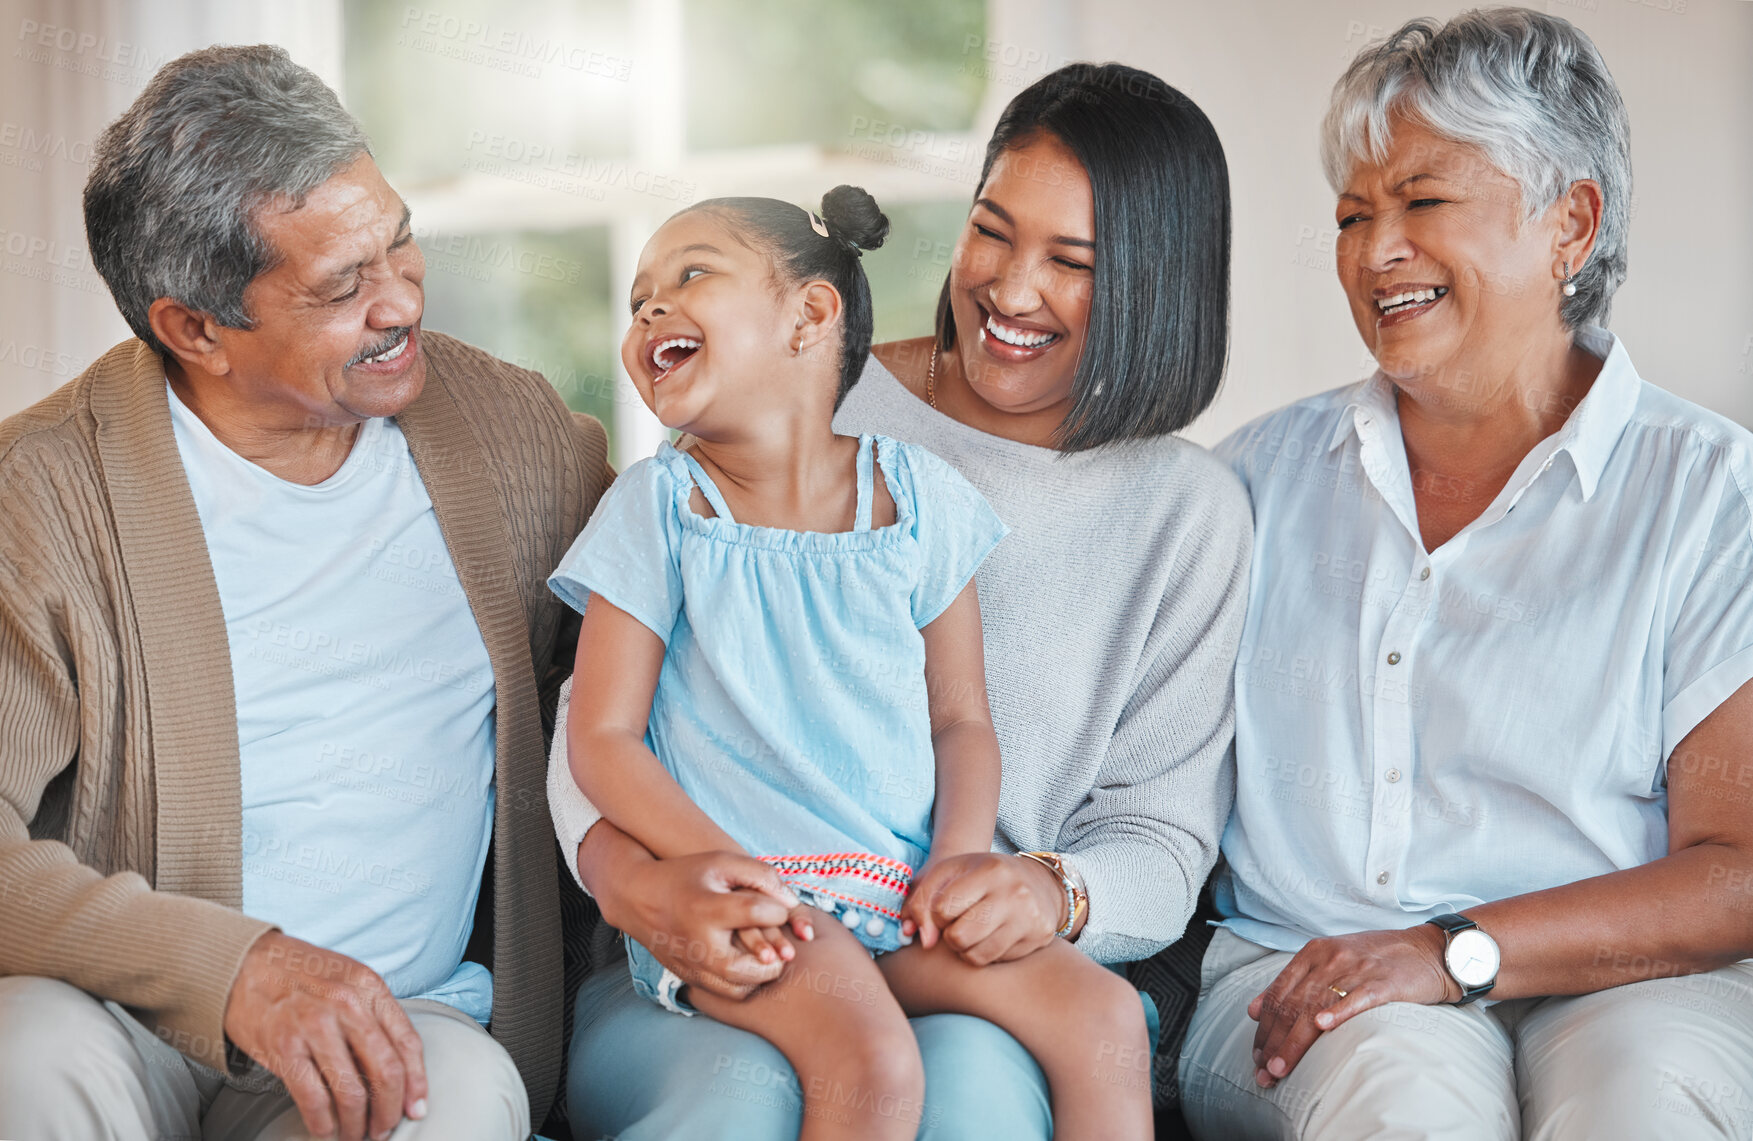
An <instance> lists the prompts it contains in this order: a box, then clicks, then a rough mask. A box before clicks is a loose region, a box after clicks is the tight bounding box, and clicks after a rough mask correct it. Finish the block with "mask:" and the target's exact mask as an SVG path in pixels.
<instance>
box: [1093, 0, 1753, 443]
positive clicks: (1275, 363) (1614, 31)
mask: <svg viewBox="0 0 1753 1141" xmlns="http://www.w3.org/2000/svg"><path fill="white" fill-rule="evenodd" d="M1077 3H1078V6H1079V8H1080V16H1081V18H1080V19H1079V20H1078V21H1077V28H1078V30H1079V41H1078V43H1077V45H1076V48H1075V49H1074V50H1075V51H1076V52H1077V53H1081V54H1082V55H1083V56H1084V57H1085V58H1091V59H1117V60H1120V61H1121V62H1124V63H1129V64H1132V65H1133V66H1136V67H1142V68H1145V69H1147V70H1149V71H1153V72H1155V73H1157V74H1158V75H1160V76H1162V77H1163V78H1164V79H1166V80H1167V81H1168V82H1170V83H1172V84H1174V85H1175V86H1177V87H1179V88H1181V89H1182V90H1183V91H1184V92H1186V93H1187V94H1188V95H1189V96H1191V97H1192V98H1193V99H1194V100H1195V101H1196V102H1198V103H1199V105H1200V106H1201V107H1203V108H1204V109H1205V112H1206V114H1208V115H1210V116H1211V119H1212V122H1213V123H1215V124H1216V126H1217V131H1218V135H1219V136H1220V137H1221V138H1222V139H1223V143H1224V147H1225V150H1226V151H1227V153H1228V156H1229V163H1230V179H1231V193H1232V195H1233V198H1234V202H1235V219H1236V221H1235V244H1234V294H1233V314H1234V316H1233V323H1232V332H1233V339H1232V349H1231V358H1230V372H1229V377H1228V379H1227V381H1226V382H1225V388H1224V392H1223V394H1222V395H1221V396H1220V397H1219V400H1218V403H1217V404H1216V405H1215V406H1214V407H1213V408H1212V409H1211V411H1210V412H1208V413H1207V414H1206V415H1205V416H1204V417H1203V418H1202V419H1201V420H1200V421H1199V422H1198V423H1197V424H1195V425H1194V426H1193V428H1192V429H1191V430H1190V431H1189V433H1188V434H1189V435H1190V436H1192V437H1193V438H1194V439H1197V440H1199V441H1201V442H1204V443H1212V442H1215V441H1216V440H1219V439H1221V438H1222V437H1223V436H1224V435H1225V434H1227V433H1228V432H1229V431H1230V430H1231V429H1233V428H1235V427H1237V426H1239V425H1241V424H1243V423H1245V422H1246V421H1247V420H1249V419H1251V418H1253V417H1254V416H1256V415H1259V414H1260V413H1262V412H1265V411H1269V410H1270V409H1272V408H1275V407H1277V406H1279V405H1281V404H1284V403H1286V402H1287V401H1290V400H1294V399H1296V398H1298V397H1301V396H1306V395H1309V394H1311V393H1314V392H1319V391H1322V390H1324V389H1327V388H1332V387H1334V386H1336V385H1339V384H1344V383H1347V382H1349V381H1351V380H1354V379H1356V378H1357V377H1358V376H1361V375H1363V374H1364V373H1366V372H1367V371H1368V370H1369V369H1370V368H1373V367H1374V366H1373V365H1372V364H1370V363H1369V362H1368V357H1367V355H1366V354H1365V352H1364V349H1363V343H1362V341H1361V340H1360V339H1359V337H1358V335H1357V331H1356V329H1355V328H1354V327H1353V326H1352V324H1351V319H1350V316H1349V314H1348V312H1347V310H1346V308H1345V305H1344V301H1343V298H1342V296H1341V294H1340V290H1339V286H1338V284H1337V282H1336V281H1335V279H1334V275H1333V254H1332V249H1333V246H1332V239H1333V234H1334V228H1333V196H1332V193H1331V192H1330V191H1329V190H1328V188H1327V184H1326V181H1325V179H1324V178H1323V177H1322V176H1321V171H1320V165H1319V161H1318V158H1317V154H1318V150H1317V142H1316V130H1317V127H1318V126H1319V123H1320V119H1321V116H1322V114H1323V112H1324V111H1325V109H1326V102H1327V95H1328V92H1329V91H1330V90H1331V88H1332V85H1333V81H1334V80H1335V79H1337V78H1338V76H1339V74H1340V72H1341V71H1342V70H1343V69H1344V67H1345V65H1346V64H1347V63H1348V62H1349V61H1350V59H1351V58H1352V56H1353V55H1355V54H1356V52H1357V50H1358V48H1359V47H1361V46H1362V45H1363V44H1364V43H1365V42H1366V41H1367V40H1369V39H1370V38H1373V37H1378V36H1381V35H1383V34H1384V33H1385V32H1387V31H1391V30H1392V29H1394V28H1397V27H1398V26H1399V25H1400V24H1401V23H1403V22H1404V21H1406V20H1407V19H1410V18H1411V17H1413V16H1418V15H1430V16H1437V17H1439V18H1443V17H1448V16H1452V15H1454V14H1456V13H1458V12H1460V11H1463V10H1465V9H1467V8H1471V7H1476V6H1477V5H1475V4H1457V3H1443V2H1438V0H1421V2H1420V3H1417V4H1408V3H1395V2H1390V0H1346V2H1335V0H1312V2H1296V0H1283V2H1274V0H1224V2H1222V3H1153V2H1151V0H1077ZM1534 6H1536V7H1539V6H1540V5H1539V4H1538V3H1536V4H1535V5H1534ZM1544 8H1545V10H1546V11H1548V12H1551V13H1553V14H1555V15H1559V16H1563V17H1564V18H1566V19H1568V20H1570V21H1571V22H1572V23H1574V24H1576V25H1577V26H1578V27H1580V28H1581V29H1582V30H1583V31H1584V32H1586V33H1587V34H1588V35H1589V36H1590V38H1592V39H1593V40H1594V41H1595V44H1596V45H1597V46H1598V47H1599V48H1600V49H1601V53H1602V55H1603V56H1604V57H1605V58H1606V60H1607V65H1608V67H1609V68H1611V69H1612V72H1613V75H1614V77H1615V78H1616V79H1617V80H1618V82H1619V86H1620V90H1621V92H1622V93H1623V95H1624V98H1625V103H1626V107H1627V110H1628V111H1629V113H1630V116H1631V139H1632V170H1633V182H1634V187H1635V190H1634V195H1633V203H1632V209H1633V215H1632V224H1631V239H1630V249H1631V274H1630V277H1629V279H1628V280H1627V281H1626V283H1625V286H1624V287H1623V288H1622V289H1621V290H1620V292H1619V294H1618V297H1617V299H1616V303H1615V305H1614V313H1613V320H1612V324H1611V327H1612V329H1613V331H1614V332H1616V333H1617V334H1618V335H1619V336H1620V337H1621V338H1622V339H1623V340H1624V341H1625V343H1626V347H1627V349H1628V350H1629V351H1630V353H1631V356H1632V360H1633V362H1634V363H1636V365H1637V366H1638V371H1639V372H1640V373H1642V374H1643V376H1644V377H1645V378H1646V379H1648V380H1650V381H1653V382H1654V383H1656V384H1660V385H1662V386H1663V387H1665V388H1668V389H1671V390H1673V391H1675V392H1677V393H1679V394H1681V395H1683V396H1685V397H1687V398H1688V399H1691V400H1695V401H1697V402H1699V403H1700V404H1703V405H1705V406H1707V407H1709V408H1712V409H1714V410H1716V411H1718V412H1721V413H1723V414H1725V415H1727V416H1730V417H1733V418H1734V419H1736V420H1738V421H1740V422H1741V423H1743V424H1747V425H1750V426H1753V3H1750V2H1748V0H1577V2H1575V3H1564V4H1561V3H1548V4H1546V5H1545V6H1544ZM1070 50H1071V49H1061V50H1060V53H1059V54H1070Z"/></svg>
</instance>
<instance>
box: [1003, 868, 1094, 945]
mask: <svg viewBox="0 0 1753 1141" xmlns="http://www.w3.org/2000/svg"><path fill="white" fill-rule="evenodd" d="M1017 855H1019V856H1021V857H1022V858H1023V859H1025V860H1033V861H1035V862H1036V863H1037V864H1040V865H1042V866H1043V867H1045V868H1046V869H1047V870H1048V871H1050V872H1052V873H1053V874H1054V875H1056V876H1058V877H1059V886H1061V887H1063V888H1064V889H1065V926H1063V927H1061V928H1060V929H1059V930H1058V931H1055V932H1054V934H1055V935H1058V936H1059V937H1060V938H1063V939H1069V938H1071V933H1072V932H1073V931H1075V930H1077V921H1078V919H1079V918H1080V917H1082V916H1083V915H1084V914H1085V913H1086V912H1088V911H1089V909H1090V893H1089V889H1088V888H1086V887H1085V886H1084V883H1083V877H1082V876H1081V875H1078V873H1077V869H1076V868H1074V867H1072V866H1071V861H1070V860H1068V859H1066V858H1065V857H1064V856H1062V855H1060V854H1059V853H1058V852H1018V853H1017Z"/></svg>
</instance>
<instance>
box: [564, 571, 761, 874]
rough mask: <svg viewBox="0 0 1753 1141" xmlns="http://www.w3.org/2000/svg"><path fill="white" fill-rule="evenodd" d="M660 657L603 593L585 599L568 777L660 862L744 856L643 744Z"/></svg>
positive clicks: (660, 649)
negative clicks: (729, 854) (724, 854)
mask: <svg viewBox="0 0 1753 1141" xmlns="http://www.w3.org/2000/svg"><path fill="white" fill-rule="evenodd" d="M663 657H664V644H663V639H662V638H659V637H658V636H657V635H656V634H654V633H652V632H651V630H649V629H648V628H647V627H646V626H645V624H644V623H642V622H640V621H639V620H638V619H637V618H634V617H633V616H632V615H631V614H628V613H627V612H626V611H625V610H622V609H620V608H619V607H616V606H614V605H613V604H611V603H609V602H607V601H605V600H604V599H603V597H602V596H601V595H598V594H593V595H591V596H590V601H589V603H588V604H587V605H586V606H585V611H584V624H583V626H582V627H581V628H580V630H579V634H578V657H577V660H576V663H575V664H574V667H573V675H572V705H571V707H570V709H569V710H568V712H567V716H566V755H567V761H568V763H569V764H570V766H571V768H572V779H573V780H575V781H577V782H578V787H579V790H580V791H581V792H583V793H584V795H585V796H586V797H587V798H588V799H589V800H590V802H591V803H592V804H593V805H595V806H596V808H597V811H599V812H601V813H602V814H603V816H604V818H605V819H607V820H608V821H609V822H610V823H611V824H613V825H615V827H617V828H619V829H620V830H621V831H623V832H625V833H627V835H629V836H631V837H633V838H634V839H635V840H637V841H639V842H640V843H641V844H643V845H644V846H645V847H646V848H647V849H648V850H649V851H650V852H651V854H652V855H654V856H656V857H658V858H659V859H666V858H668V857H670V856H686V855H691V854H693V853H695V852H713V851H724V852H742V851H743V848H742V845H740V844H738V843H737V842H736V841H735V840H733V839H731V838H730V835H729V834H728V833H726V832H725V831H724V829H722V828H720V827H719V826H718V825H716V824H714V823H713V822H712V818H711V817H709V816H707V815H706V813H704V812H702V811H701V810H700V808H699V806H698V805H696V804H695V803H694V802H693V801H692V800H690V799H689V798H688V794H687V793H685V792H683V791H682V786H681V785H679V784H677V783H676V780H675V778H674V777H672V776H671V775H670V774H669V771H668V770H667V769H665V768H664V767H663V762H661V761H659V760H658V759H657V757H656V755H655V754H653V753H652V751H651V750H650V749H647V748H646V747H645V728H646V725H647V723H648V722H649V721H650V720H651V699H652V695H653V694H655V693H656V692H657V677H658V672H659V671H660V670H661V669H662V668H663Z"/></svg>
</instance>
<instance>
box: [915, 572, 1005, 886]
mask: <svg viewBox="0 0 1753 1141" xmlns="http://www.w3.org/2000/svg"><path fill="white" fill-rule="evenodd" d="M920 634H921V635H922V636H923V637H924V639H925V694H926V700H927V701H928V702H929V703H930V708H931V747H932V752H933V753H934V754H935V756H936V759H937V800H936V803H935V805H934V806H933V808H932V812H931V857H930V859H928V860H927V861H926V863H927V864H928V865H929V864H933V863H936V862H937V861H939V860H941V859H943V858H944V857H945V856H959V855H963V854H965V853H969V852H990V851H991V850H992V833H993V831H994V830H995V829H996V828H997V827H998V777H999V767H1000V766H999V759H998V734H997V733H996V732H994V731H993V728H992V709H991V707H990V706H989V705H988V704H987V701H986V649H985V646H984V645H983V643H982V641H981V631H980V597H979V593H978V591H976V589H975V587H974V580H973V579H969V580H968V585H967V586H965V587H963V588H962V592H961V593H960V594H958V595H956V600H955V601H954V602H952V603H950V604H949V606H948V607H946V608H945V609H944V612H943V613H942V614H940V615H938V616H937V618H936V619H934V620H933V621H932V622H931V624H930V625H928V626H926V627H925V628H924V629H923V630H921V631H920Z"/></svg>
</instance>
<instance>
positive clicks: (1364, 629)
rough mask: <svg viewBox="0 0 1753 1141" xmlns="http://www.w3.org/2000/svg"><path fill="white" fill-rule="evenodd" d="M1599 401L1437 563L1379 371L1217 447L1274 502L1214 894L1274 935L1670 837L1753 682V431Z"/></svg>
mask: <svg viewBox="0 0 1753 1141" xmlns="http://www.w3.org/2000/svg"><path fill="white" fill-rule="evenodd" d="M1577 343H1578V344H1579V345H1580V346H1581V347H1583V348H1584V349H1586V350H1588V351H1589V352H1592V353H1594V354H1595V355H1596V356H1598V357H1600V358H1602V359H1603V361H1604V362H1605V363H1604V364H1603V366H1602V368H1601V371H1600V374H1599V376H1598V377H1597V378H1596V380H1595V383H1594V385H1593V386H1592V387H1591V389H1590V391H1589V393H1588V395H1587V396H1586V397H1585V398H1584V400H1583V401H1582V402H1581V403H1580V404H1579V405H1578V406H1577V408H1576V409H1575V411H1574V412H1572V414H1571V415H1570V417H1569V418H1568V420H1567V421H1566V422H1565V424H1564V426H1563V427H1562V428H1561V429H1560V430H1559V431H1558V432H1557V433H1555V434H1554V435H1552V436H1550V437H1548V438H1547V439H1545V440H1543V441H1541V443H1540V444H1539V445H1538V446H1536V447H1535V448H1534V450H1533V451H1531V452H1530V453H1529V454H1528V456H1527V457H1526V458H1525V459H1524V460H1523V461H1522V463H1521V466H1520V467H1519V468H1517V469H1516V473H1515V475H1514V476H1512V477H1511V478H1510V481H1509V483H1508V484H1506V485H1505V486H1504V488H1503V491H1502V492H1501V493H1499V495H1498V496H1497V498H1496V500H1495V501H1493V503H1492V504H1491V506H1490V507H1488V508H1487V509H1486V511H1485V512H1484V514H1482V515H1481V516H1480V517H1479V518H1478V519H1476V520H1474V521H1473V522H1472V523H1470V524H1468V525H1467V526H1466V527H1465V528H1464V529H1463V530H1462V531H1461V532H1460V533H1459V534H1457V535H1456V536H1455V537H1454V538H1453V539H1451V540H1450V541H1449V542H1447V543H1445V544H1443V546H1442V547H1440V548H1438V549H1437V550H1436V551H1434V552H1426V551H1425V549H1424V543H1423V541H1422V539H1421V538H1420V534H1419V530H1418V519H1417V513H1416V510H1415V508H1414V506H1413V497H1412V482H1411V477H1410V473H1409V471H1408V468H1407V462H1406V449H1405V446H1404V443H1403V442H1402V440H1401V436H1400V422H1399V416H1398V412H1397V409H1396V403H1395V396H1394V387H1393V385H1392V384H1391V383H1390V382H1388V381H1387V380H1386V379H1385V378H1383V377H1382V376H1381V375H1380V374H1377V375H1376V376H1374V377H1372V378H1371V379H1369V380H1366V381H1363V382H1361V383H1359V384H1355V385H1352V386H1350V387H1348V388H1342V389H1337V390H1334V391H1332V392H1328V393H1325V394H1323V395H1320V396H1316V397H1313V398H1311V399H1308V400H1304V401H1301V402H1299V403H1297V404H1293V405H1291V406H1289V407H1288V408H1284V409H1281V410H1279V411H1277V412H1274V413H1271V414H1270V415H1268V416H1265V417H1263V418H1261V419H1259V420H1256V421H1255V422H1254V423H1252V424H1250V425H1248V426H1247V427H1245V428H1243V429H1241V430H1240V431H1238V432H1237V433H1235V434H1234V435H1233V436H1231V437H1230V438H1229V439H1228V440H1226V441H1225V442H1224V443H1223V444H1222V445H1221V446H1220V447H1219V449H1218V454H1219V455H1220V456H1221V457H1223V458H1224V459H1226V460H1227V461H1228V462H1229V463H1230V464H1231V466H1232V467H1233V468H1234V469H1235V471H1236V473H1237V474H1238V475H1240V476H1241V478H1242V482H1243V483H1244V484H1246V486H1247V488H1248V491H1249V494H1250V496H1251V498H1252V500H1253V506H1254V530H1255V536H1256V537H1255V542H1254V566H1253V579H1252V583H1251V585H1250V588H1249V598H1248V618H1247V626H1246V630H1245V632H1244V633H1243V636H1242V647H1241V654H1240V658H1239V660H1238V661H1237V664H1236V764H1237V770H1238V772H1237V789H1236V805H1235V810H1234V812H1233V813H1232V815H1231V817H1230V821H1229V826H1228V828H1227V829H1226V830H1225V833H1224V838H1223V854H1224V857H1225V863H1224V865H1222V866H1221V867H1220V871H1219V875H1218V880H1217V885H1216V887H1217V901H1218V908H1219V910H1220V911H1221V913H1222V914H1223V915H1224V916H1225V920H1224V925H1225V926H1227V927H1230V928H1231V929H1233V930H1234V931H1235V932H1236V934H1238V935H1241V936H1242V937H1244V938H1246V939H1249V940H1252V941H1253V942H1255V943H1259V944H1262V945H1265V946H1268V947H1273V948H1276V949H1279V950H1296V949H1297V948H1300V947H1301V946H1302V945H1303V943H1304V942H1306V941H1307V940H1308V939H1310V938H1312V937H1315V936H1322V935H1339V934H1344V933H1349V932H1354V931H1364V930H1378V929H1393V928H1401V927H1406V926H1410V925H1412V924H1414V923H1417V922H1420V921H1422V920H1424V919H1427V918H1429V917H1430V916H1432V915H1435V914H1439V913H1442V912H1447V911H1451V910H1454V911H1459V910H1463V909H1465V908H1467V907H1470V906H1473V905H1476V904H1479V903H1483V902H1487V901H1490V900H1496V899H1503V898H1506V897H1509V896H1515V895H1522V894H1524V893H1527V892H1531V891H1536V890H1539V889H1542V888H1547V887H1553V886H1557V885H1560V884H1566V883H1572V882H1574V881H1576V880H1580V879H1585V878H1587V877H1590V876H1594V875H1599V874H1602V873H1605V872H1611V871H1614V870H1616V869H1622V868H1629V867H1634V866H1636V865H1639V864H1643V863H1647V862H1649V861H1650V860H1654V859H1657V858H1659V857H1661V856H1663V855H1666V854H1667V843H1668V827H1667V789H1666V783H1667V782H1666V768H1665V766H1666V761H1667V758H1668V755H1669V754H1670V753H1671V752H1672V751H1673V749H1674V746H1675V745H1677V744H1679V742H1680V741H1681V739H1682V738H1684V737H1685V736H1686V734H1687V733H1689V732H1691V731H1692V729H1693V728H1694V727H1695V726H1696V725H1698V723H1699V722H1700V721H1702V720H1704V718H1705V717H1706V716H1708V715H1709V714H1710V713H1711V711H1712V710H1714V709H1715V708H1716V707H1717V706H1718V705H1719V704H1721V703H1722V702H1723V701H1724V700H1725V699H1727V698H1728V697H1729V696H1731V695H1732V694H1733V693H1734V692H1735V691H1736V690H1737V689H1739V688H1740V687H1741V685H1742V684H1743V683H1744V682H1746V681H1748V680H1749V679H1750V678H1753V581H1750V580H1753V569H1750V568H1753V506H1750V491H1753V435H1750V434H1749V433H1748V432H1747V430H1746V429H1744V428H1741V427H1739V426H1738V425H1736V424H1734V423H1732V422H1731V421H1729V420H1726V419H1724V418H1723V417H1721V416H1717V415H1714V414H1712V413H1710V412H1707V411H1705V410H1704V409H1702V408H1699V407H1697V406H1696V405H1693V404H1690V403H1687V402H1686V401H1684V400H1681V399H1679V398H1678V397H1676V396H1673V395H1672V394H1670V393H1667V392H1664V391H1663V390H1662V389H1659V388H1657V387H1655V386H1654V385H1651V384H1648V383H1646V382H1644V381H1643V380H1642V379H1641V378H1639V376H1638V375H1637V372H1636V370H1635V369H1633V368H1632V365H1631V360H1630V358H1629V357H1628V356H1627V355H1626V353H1625V349H1624V347H1623V346H1622V345H1620V344H1619V342H1618V341H1617V339H1616V338H1614V337H1613V336H1612V335H1611V334H1609V333H1607V332H1605V331H1604V330H1601V329H1584V330H1580V331H1579V332H1578V335H1577Z"/></svg>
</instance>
